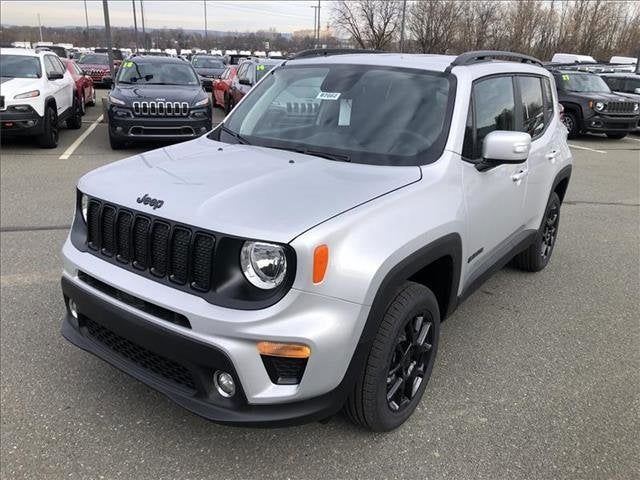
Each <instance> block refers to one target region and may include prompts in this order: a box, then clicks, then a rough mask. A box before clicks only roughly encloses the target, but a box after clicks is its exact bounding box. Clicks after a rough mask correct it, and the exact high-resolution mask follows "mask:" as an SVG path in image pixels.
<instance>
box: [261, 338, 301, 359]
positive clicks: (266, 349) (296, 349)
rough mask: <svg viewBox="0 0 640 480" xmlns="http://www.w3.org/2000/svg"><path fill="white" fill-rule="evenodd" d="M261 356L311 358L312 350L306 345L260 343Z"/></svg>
mask: <svg viewBox="0 0 640 480" xmlns="http://www.w3.org/2000/svg"><path fill="white" fill-rule="evenodd" d="M258 352H260V355H269V356H272V357H287V358H309V357H310V356H311V349H310V348H309V347H307V346H306V345H298V344H295V343H278V342H258Z"/></svg>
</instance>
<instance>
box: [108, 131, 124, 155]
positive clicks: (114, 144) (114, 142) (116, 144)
mask: <svg viewBox="0 0 640 480" xmlns="http://www.w3.org/2000/svg"><path fill="white" fill-rule="evenodd" d="M109 145H111V150H122V149H123V148H124V147H125V142H123V141H122V140H120V139H119V138H116V137H114V136H113V134H112V133H111V129H109Z"/></svg>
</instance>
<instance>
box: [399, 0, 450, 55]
mask: <svg viewBox="0 0 640 480" xmlns="http://www.w3.org/2000/svg"><path fill="white" fill-rule="evenodd" d="M461 10H462V7H461V2H459V1H458V0H456V1H450V0H420V1H418V2H416V3H414V4H413V5H412V6H411V9H410V10H409V16H408V22H407V25H408V28H409V33H410V34H411V36H412V37H413V39H414V40H415V43H416V46H417V49H418V51H420V52H422V53H447V52H448V51H449V50H451V49H452V47H453V45H454V41H455V38H456V35H457V32H458V28H457V27H458V23H459V16H460V13H461Z"/></svg>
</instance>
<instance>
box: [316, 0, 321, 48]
mask: <svg viewBox="0 0 640 480" xmlns="http://www.w3.org/2000/svg"><path fill="white" fill-rule="evenodd" d="M317 38H318V42H317V43H318V47H319V48H321V47H322V45H320V0H318V37H317Z"/></svg>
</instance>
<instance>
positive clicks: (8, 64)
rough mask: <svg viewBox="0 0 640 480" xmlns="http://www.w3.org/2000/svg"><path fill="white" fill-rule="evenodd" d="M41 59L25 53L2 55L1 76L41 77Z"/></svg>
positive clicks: (0, 57)
mask: <svg viewBox="0 0 640 480" xmlns="http://www.w3.org/2000/svg"><path fill="white" fill-rule="evenodd" d="M41 75H42V69H41V68H40V59H39V58H36V57H27V56H25V55H1V56H0V76H2V77H7V78H40V76H41Z"/></svg>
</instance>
